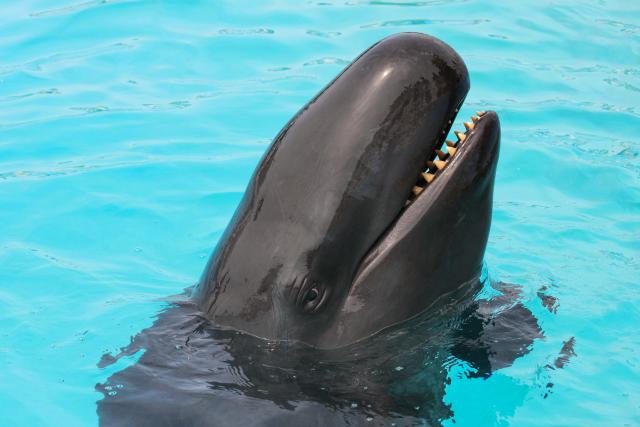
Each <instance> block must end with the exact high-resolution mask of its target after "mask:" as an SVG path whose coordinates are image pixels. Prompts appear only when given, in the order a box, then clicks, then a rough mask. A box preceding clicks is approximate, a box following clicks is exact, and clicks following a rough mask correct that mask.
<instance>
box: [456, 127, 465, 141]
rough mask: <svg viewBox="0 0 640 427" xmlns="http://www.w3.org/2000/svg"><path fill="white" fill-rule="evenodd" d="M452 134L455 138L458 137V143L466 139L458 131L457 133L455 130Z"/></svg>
mask: <svg viewBox="0 0 640 427" xmlns="http://www.w3.org/2000/svg"><path fill="white" fill-rule="evenodd" d="M454 133H455V134H456V136H457V137H458V140H459V141H460V142H462V141H464V140H465V138H466V137H467V136H466V135H465V134H464V133H462V132H460V131H458V130H457V131H455V132H454Z"/></svg>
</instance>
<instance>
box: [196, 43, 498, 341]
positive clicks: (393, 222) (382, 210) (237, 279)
mask: <svg viewBox="0 0 640 427" xmlns="http://www.w3.org/2000/svg"><path fill="white" fill-rule="evenodd" d="M468 89H469V78H468V73H467V69H466V67H465V65H464V62H463V61H462V59H461V58H460V57H459V56H458V55H457V54H456V53H455V51H453V49H451V48H450V47H449V46H447V45H446V44H444V43H443V42H441V41H439V40H437V39H435V38H433V37H430V36H426V35H422V34H417V33H404V34H399V35H395V36H392V37H389V38H386V39H384V40H382V41H381V42H379V43H377V44H376V45H374V46H373V47H371V48H370V49H369V50H367V51H366V52H364V53H363V54H362V55H361V56H360V57H359V58H358V59H356V60H355V61H354V62H353V63H352V64H351V65H350V66H349V67H347V69H345V70H344V71H343V72H342V73H341V74H340V75H339V76H338V77H337V78H336V79H335V80H334V81H333V82H331V83H330V84H329V85H328V86H327V87H326V88H325V89H324V90H323V91H321V92H320V94H319V95H317V96H316V97H315V98H314V99H313V100H312V101H311V102H310V103H309V104H307V105H306V106H305V107H304V108H303V109H302V110H301V111H300V112H299V113H298V114H297V115H296V116H295V117H294V118H293V119H292V120H291V121H290V122H289V123H288V124H287V125H286V126H285V127H284V129H283V130H282V131H281V132H280V133H279V134H278V136H277V137H276V138H275V140H274V142H273V144H272V145H271V147H270V148H269V150H268V151H267V153H266V154H265V156H264V158H263V159H262V161H261V162H260V164H259V166H258V167H257V169H256V171H255V173H254V176H253V177H252V179H251V182H250V183H249V186H248V188H247V191H246V193H245V196H244V198H243V200H242V202H241V204H240V206H239V208H238V210H237V211H236V213H235V215H234V217H233V219H232V221H231V223H230V224H229V226H228V227H227V230H226V232H225V234H224V235H223V237H222V238H221V239H220V242H219V244H218V246H217V248H216V250H215V251H214V253H213V255H212V257H211V259H210V260H209V263H208V265H207V267H206V268H205V272H204V274H203V277H202V279H201V281H200V284H199V286H198V289H197V290H196V292H195V300H196V303H197V304H198V306H199V307H200V309H201V310H202V311H203V312H204V313H205V315H206V316H207V317H208V318H209V319H210V320H211V321H212V322H213V323H215V324H217V325H220V326H224V327H231V328H234V329H237V330H241V331H245V332H248V333H250V334H252V335H256V336H258V337H262V338H269V339H274V340H293V341H301V342H303V343H305V344H308V345H311V346H315V347H319V348H337V347H341V346H344V345H348V344H350V343H352V342H355V341H358V340H361V339H363V338H365V337H367V336H369V335H371V334H374V333H376V332H378V331H380V330H382V329H384V328H386V327H388V326H391V325H394V324H396V323H399V322H402V321H404V320H406V319H408V318H410V317H412V316H415V315H417V314H418V313H420V312H422V311H424V310H425V309H426V308H427V307H429V306H430V305H432V304H433V302H434V301H436V300H437V299H438V298H439V297H441V296H442V295H444V294H446V293H447V292H450V291H452V290H454V289H456V288H457V287H459V286H460V285H461V284H463V283H465V282H470V281H473V280H474V279H477V276H478V274H479V272H480V268H481V264H482V258H483V255H484V250H485V246H486V242H487V236H488V232H489V227H490V222H491V204H492V194H493V182H494V177H495V168H496V164H497V159H498V150H499V140H500V130H499V129H500V126H499V122H498V118H497V115H496V114H495V113H493V112H488V113H486V114H485V115H483V116H482V118H481V119H480V121H479V122H478V124H477V126H476V128H475V129H474V130H473V131H472V132H471V133H470V135H469V137H468V139H467V140H466V141H465V143H463V144H462V145H461V146H460V148H459V152H458V153H457V154H456V156H455V157H454V158H453V159H452V161H451V163H450V164H449V165H448V167H447V168H446V169H445V170H444V171H442V172H440V173H439V175H438V177H437V178H436V180H435V181H434V182H433V183H432V184H431V185H430V186H429V187H428V188H427V190H426V191H425V192H424V193H423V194H421V195H420V196H419V197H418V198H417V199H416V200H415V201H414V202H413V203H412V204H411V205H410V206H409V207H408V208H406V209H405V208H404V206H405V202H406V200H407V197H408V195H409V194H410V191H411V188H412V186H413V185H414V183H415V182H416V178H417V176H418V175H419V172H420V171H421V170H423V169H424V165H425V164H426V160H428V157H429V156H430V155H431V153H433V152H434V150H435V149H436V148H439V146H440V145H441V143H442V142H443V136H444V135H446V134H447V133H448V131H449V127H450V121H451V120H452V119H453V118H454V117H455V115H456V113H457V109H458V108H459V106H460V105H461V103H462V101H463V100H464V97H465V96H466V93H467V91H468Z"/></svg>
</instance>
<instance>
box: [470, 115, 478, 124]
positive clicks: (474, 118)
mask: <svg viewBox="0 0 640 427" xmlns="http://www.w3.org/2000/svg"><path fill="white" fill-rule="evenodd" d="M471 120H473V123H475V122H477V121H478V120H480V117H478V116H471Z"/></svg>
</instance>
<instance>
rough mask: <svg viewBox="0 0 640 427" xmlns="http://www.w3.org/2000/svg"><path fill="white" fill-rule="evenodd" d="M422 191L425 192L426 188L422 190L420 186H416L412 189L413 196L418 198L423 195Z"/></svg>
mask: <svg viewBox="0 0 640 427" xmlns="http://www.w3.org/2000/svg"><path fill="white" fill-rule="evenodd" d="M422 190H424V188H422V187H420V186H418V185H414V186H413V188H412V189H411V191H412V192H413V194H415V195H416V196H417V195H419V194H420V193H422Z"/></svg>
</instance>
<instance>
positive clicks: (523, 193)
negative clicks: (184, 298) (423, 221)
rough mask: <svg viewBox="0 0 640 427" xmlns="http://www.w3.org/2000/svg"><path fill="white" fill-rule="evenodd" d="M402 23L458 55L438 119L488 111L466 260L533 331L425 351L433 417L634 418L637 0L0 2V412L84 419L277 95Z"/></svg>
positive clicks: (196, 266) (318, 84)
mask: <svg viewBox="0 0 640 427" xmlns="http://www.w3.org/2000/svg"><path fill="white" fill-rule="evenodd" d="M400 31H421V32H425V33H429V34H432V35H435V36H437V37H439V38H441V39H443V40H445V41H446V42H447V43H449V44H450V45H451V46H453V47H454V48H455V49H456V50H457V51H458V52H459V53H460V54H461V55H462V57H463V58H464V59H465V61H466V63H467V66H468V68H469V71H470V75H471V84H472V88H471V91H470V93H469V95H468V97H467V102H466V103H465V106H464V109H463V111H462V112H461V115H460V119H463V118H466V117H468V116H469V115H470V114H471V113H472V112H473V111H476V110H478V109H485V108H491V109H494V110H497V111H498V112H499V114H500V117H501V120H502V132H503V144H502V152H501V159H500V163H499V166H498V173H497V181H496V193H495V206H494V222H493V228H492V231H491V236H490V241H489V247H488V249H487V254H486V261H487V266H488V271H489V273H490V275H491V277H492V278H495V279H499V280H502V281H506V282H510V283H516V284H518V285H520V286H521V287H522V288H521V289H522V291H521V297H520V298H521V302H522V303H523V304H524V305H525V306H526V307H527V308H528V309H529V310H530V311H531V312H533V313H534V315H535V316H536V317H537V319H538V322H539V324H540V326H541V327H542V329H543V330H544V335H545V338H544V339H543V340H537V341H536V342H535V343H534V344H533V346H532V348H531V351H530V352H529V353H528V354H526V355H525V356H523V357H521V358H519V359H517V360H516V362H515V363H514V364H513V365H512V366H510V367H507V368H505V369H502V370H500V371H497V372H495V373H494V374H493V375H491V376H490V377H488V378H486V379H484V378H473V377H469V376H468V375H467V374H468V369H469V367H468V366H467V365H465V364H464V363H462V362H460V363H447V364H446V366H445V368H446V370H447V375H448V377H449V378H450V380H451V382H450V384H447V386H446V388H445V393H444V396H443V397H442V399H443V402H444V403H445V404H446V405H450V408H451V411H452V413H453V415H452V416H451V417H450V418H448V419H446V420H444V421H443V423H444V424H445V425H448V426H453V425H456V426H461V425H462V426H476V425H483V426H491V425H495V426H502V425H517V426H541V425H549V426H564V425H566V426H574V425H582V426H601V425H612V426H613V425H616V426H635V425H639V424H640V392H639V391H638V390H640V388H639V387H638V384H640V335H638V333H637V331H638V325H640V308H639V307H640V287H639V286H640V283H638V282H639V278H640V243H639V242H640V202H639V201H640V161H639V154H640V145H639V143H638V136H637V135H638V134H640V110H639V108H640V106H639V103H638V96H639V95H640V65H639V62H638V57H640V8H639V7H638V6H636V5H634V4H631V3H629V2H623V1H618V2H615V1H611V2H609V1H585V2H577V1H573V2H550V1H547V2H539V1H520V2H505V1H464V0H460V1H439V0H431V1H417V2H396V1H357V0H354V1H317V2H315V1H308V2H296V1H274V2H269V3H267V2H249V1H227V2H223V1H218V2H205V1H196V2H179V1H166V2H152V1H87V2H82V3H81V2H78V3H73V0H71V1H68V2H64V1H49V0H46V1H45V0H43V1H21V2H10V3H6V4H5V5H4V6H3V13H2V15H1V16H0V52H2V53H3V54H2V55H1V56H0V225H1V227H2V228H1V230H2V233H1V235H0V308H1V310H0V366H2V368H3V369H2V371H1V372H2V373H1V374H0V408H1V410H0V425H11V426H36V425H37V426H61V425H64V426H86V425H96V424H97V422H98V418H97V415H96V401H97V400H99V399H101V398H102V394H101V393H100V392H98V391H96V390H95V388H94V386H95V384H97V383H103V382H104V381H105V380H106V379H107V378H108V377H109V376H110V375H112V374H114V373H115V372H117V371H120V370H122V369H124V368H126V367H128V366H130V365H131V364H133V363H134V362H135V360H136V359H137V357H139V356H140V355H139V354H136V355H132V356H130V357H125V358H122V359H120V360H118V361H117V362H116V363H115V364H113V365H110V366H109V367H107V368H99V367H98V366H97V362H98V361H99V360H100V359H101V357H102V355H103V354H105V353H107V352H110V353H114V354H115V353H117V352H118V349H119V348H120V347H123V346H125V345H126V344H127V343H128V342H129V340H130V337H131V336H133V335H135V334H136V333H138V332H139V331H140V330H142V329H144V328H146V327H148V326H150V325H151V324H152V323H153V321H154V319H155V316H156V315H157V313H158V312H159V311H160V310H161V309H162V308H163V307H164V306H165V305H166V304H167V303H166V297H167V296H169V295H173V294H177V293H179V292H181V291H182V289H184V288H185V287H188V286H191V285H193V284H194V283H196V282H197V280H198V277H199V274H200V272H201V271H202V269H203V267H204V264H205V262H206V259H207V257H208V256H209V254H210V252H211V250H212V248H213V247H214V245H215V243H216V241H217V239H218V238H219V237H220V235H221V233H222V231H223V229H224V227H225V225H226V223H227V222H228V220H229V219H230V216H231V215H232V213H233V211H234V209H235V206H236V205H237V203H238V201H239V200H240V197H241V195H242V193H243V191H244V187H245V185H246V183H247V181H248V179H249V177H250V174H251V172H252V170H253V168H254V166H255V165H256V163H257V162H258V161H259V159H260V156H261V155H262V153H263V152H264V150H265V149H266V147H267V146H268V143H269V141H270V140H271V138H272V137H273V136H274V135H275V134H276V133H277V131H278V130H279V129H280V128H281V127H282V126H283V125H284V124H285V123H286V121H287V120H288V119H289V118H290V117H291V116H292V115H293V114H294V113H295V112H296V111H297V109H298V108H300V107H301V106H302V105H304V103H305V102H306V101H307V100H309V99H310V98H311V97H312V96H313V95H314V94H315V93H316V92H317V91H319V90H320V89H321V88H322V87H323V86H324V85H325V84H326V83H327V82H328V81H330V80H331V79H332V78H333V77H334V76H335V75H336V74H337V73H338V72H339V71H340V70H341V69H342V68H344V67H345V66H346V65H347V64H348V63H349V62H350V61H351V60H352V59H354V57H355V56H356V55H357V54H358V53H360V52H361V51H362V50H363V49H365V48H366V47H368V46H369V45H371V44H372V43H374V42H376V41H377V40H379V39H380V38H382V37H384V36H386V35H389V34H392V33H395V32H400ZM460 121H461V120H460ZM460 126H461V123H458V127H460ZM568 342H572V343H573V344H572V348H573V352H574V353H575V356H571V357H570V358H568V359H567V361H566V363H562V366H561V367H558V366H557V365H556V364H555V362H556V360H557V358H558V355H559V354H560V353H561V351H562V348H563V345H565V344H564V343H568ZM454 362H455V361H454ZM549 366H552V368H549ZM550 384H552V385H550Z"/></svg>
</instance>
